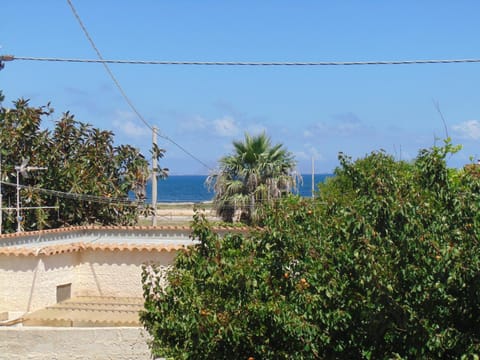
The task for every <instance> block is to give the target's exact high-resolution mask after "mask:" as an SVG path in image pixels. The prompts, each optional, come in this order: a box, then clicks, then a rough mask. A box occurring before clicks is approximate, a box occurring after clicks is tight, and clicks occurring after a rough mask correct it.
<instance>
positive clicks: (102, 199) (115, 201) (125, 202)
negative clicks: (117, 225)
mask: <svg viewBox="0 0 480 360" xmlns="http://www.w3.org/2000/svg"><path fill="white" fill-rule="evenodd" d="M1 183H2V185H7V186H12V187H17V184H14V183H10V182H6V181H1ZM18 187H19V188H21V189H27V190H30V191H36V192H41V193H44V194H47V195H53V196H56V197H61V198H66V199H73V200H81V201H90V202H96V203H101V204H111V205H119V206H134V207H136V206H139V205H143V202H140V201H134V200H129V199H124V198H110V197H106V196H96V195H87V194H77V193H70V192H63V191H58V190H50V189H44V188H39V187H33V186H28V185H20V184H19V185H18Z"/></svg>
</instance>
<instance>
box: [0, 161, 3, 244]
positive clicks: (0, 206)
mask: <svg viewBox="0 0 480 360" xmlns="http://www.w3.org/2000/svg"><path fill="white" fill-rule="evenodd" d="M2 180H3V177H2V153H1V152H0V235H2V226H3V198H2Z"/></svg>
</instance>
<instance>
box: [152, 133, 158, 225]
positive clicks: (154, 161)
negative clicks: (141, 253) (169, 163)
mask: <svg viewBox="0 0 480 360" xmlns="http://www.w3.org/2000/svg"><path fill="white" fill-rule="evenodd" d="M152 130H153V138H152V143H153V149H154V151H153V159H152V207H153V217H152V225H153V226H156V225H157V166H158V165H157V153H156V151H155V150H156V149H157V146H156V145H157V128H156V127H155V126H154V127H153V128H152Z"/></svg>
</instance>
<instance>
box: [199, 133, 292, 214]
mask: <svg viewBox="0 0 480 360" xmlns="http://www.w3.org/2000/svg"><path fill="white" fill-rule="evenodd" d="M233 147H234V152H233V153H232V154H231V155H227V156H225V157H223V158H221V159H220V167H219V169H218V170H216V171H214V172H213V173H212V174H210V175H209V177H208V178H207V181H206V182H207V185H208V186H209V188H210V189H213V191H214V193H215V195H214V198H213V202H214V205H215V209H216V211H217V214H218V215H219V216H221V217H222V219H223V220H224V221H228V222H231V221H232V220H233V218H234V216H235V213H236V212H237V210H238V211H240V219H241V221H244V222H246V223H250V222H251V221H255V220H256V219H257V210H258V206H257V204H264V203H267V202H270V201H272V200H274V199H278V198H280V197H281V196H282V195H285V194H287V193H289V192H291V191H292V190H294V189H295V188H296V186H297V181H298V180H299V175H298V174H297V173H296V172H295V165H296V162H295V160H294V157H293V155H292V154H291V153H290V152H289V151H287V150H286V149H285V147H284V146H283V144H276V145H272V143H271V140H270V138H269V137H268V136H267V135H265V133H263V134H260V135H257V136H250V135H249V134H245V139H244V141H234V142H233Z"/></svg>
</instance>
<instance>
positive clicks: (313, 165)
mask: <svg viewBox="0 0 480 360" xmlns="http://www.w3.org/2000/svg"><path fill="white" fill-rule="evenodd" d="M314 198H315V161H314V160H313V156H312V199H314Z"/></svg>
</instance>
